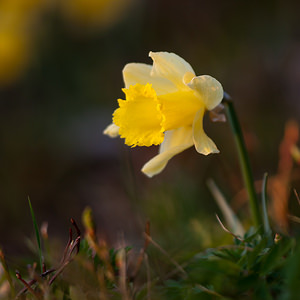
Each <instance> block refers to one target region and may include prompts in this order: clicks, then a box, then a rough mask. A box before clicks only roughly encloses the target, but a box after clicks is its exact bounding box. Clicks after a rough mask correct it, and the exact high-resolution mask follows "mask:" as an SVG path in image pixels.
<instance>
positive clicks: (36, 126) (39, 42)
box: [0, 0, 300, 253]
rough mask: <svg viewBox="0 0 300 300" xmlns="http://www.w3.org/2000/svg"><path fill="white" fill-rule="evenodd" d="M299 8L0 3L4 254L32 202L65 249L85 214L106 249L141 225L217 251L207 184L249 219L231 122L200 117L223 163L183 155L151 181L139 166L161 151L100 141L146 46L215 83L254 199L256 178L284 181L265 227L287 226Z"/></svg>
mask: <svg viewBox="0 0 300 300" xmlns="http://www.w3.org/2000/svg"><path fill="white" fill-rule="evenodd" d="M299 11H300V2H299V1H292V0H291V1H289V0H284V1H283V0H277V1H271V0H266V1H248V2H247V1H235V0H228V1H223V0H213V1H202V0H186V1H180V0H172V1H171V0H1V1H0V244H1V245H2V246H3V247H4V249H6V250H7V251H8V252H11V253H19V252H22V251H24V248H26V246H25V245H24V237H26V236H31V235H32V233H33V229H32V221H31V218H30V211H29V207H28V201H27V199H28V197H30V199H31V202H32V205H33V208H34V210H35V213H36V217H37V220H38V222H39V223H40V224H41V223H42V222H44V221H47V222H48V223H49V235H50V236H55V237H58V238H62V239H66V238H67V232H68V227H69V219H70V217H73V218H74V219H75V220H77V221H78V223H79V224H80V222H81V221H80V220H81V214H82V211H83V209H84V208H85V207H86V206H90V207H91V208H92V210H93V212H94V215H95V220H96V223H97V225H98V232H99V234H100V235H101V236H103V237H106V238H107V239H108V241H109V242H110V243H111V244H115V243H116V242H117V241H118V239H119V237H120V234H124V236H125V238H126V240H128V241H129V243H133V244H135V243H136V244H138V243H139V242H140V240H141V239H142V235H141V232H142V230H143V226H144V223H145V221H146V220H147V219H150V222H151V224H152V228H153V235H154V236H155V235H156V236H158V235H159V234H161V235H163V236H164V243H165V244H166V245H168V243H169V241H174V239H177V240H180V241H181V245H180V247H182V245H183V243H184V242H185V241H186V243H188V242H189V241H188V239H189V237H194V240H193V241H194V242H193V243H194V244H195V245H204V244H205V243H213V237H212V236H211V235H210V233H211V231H210V230H214V229H213V227H214V226H217V227H218V231H220V228H219V225H218V224H216V221H215V219H214V214H215V212H218V208H217V206H216V205H215V203H214V200H213V198H212V196H211V195H210V193H209V191H208V189H207V187H206V180H207V178H209V177H212V178H214V180H215V181H216V183H217V184H218V185H219V187H220V188H221V190H222V191H223V192H224V194H225V195H226V196H227V199H228V200H229V201H230V202H231V204H232V207H233V208H234V209H235V210H236V211H237V212H238V213H239V214H240V215H241V217H243V216H245V215H247V209H246V205H245V201H244V200H243V199H244V198H245V197H244V198H243V190H242V187H243V183H242V182H241V176H240V171H239V168H238V162H237V157H236V152H235V149H234V146H233V140H232V136H231V133H230V130H229V127H228V124H219V123H218V124H217V123H211V122H210V121H209V120H208V118H207V119H206V120H205V123H206V124H205V125H206V126H205V128H206V131H207V133H208V134H209V136H210V137H212V139H213V140H214V141H215V142H216V144H217V145H218V148H219V149H220V150H221V154H220V155H213V156H209V157H203V156H200V155H198V154H196V151H195V150H194V149H189V150H187V151H185V152H184V153H182V154H180V155H178V156H177V157H175V158H174V159H173V160H172V161H171V163H170V164H169V165H168V166H167V169H166V170H165V171H164V172H163V173H162V174H160V175H158V176H156V177H155V178H153V179H148V178H146V177H145V176H144V175H143V174H141V172H140V168H141V167H142V166H143V164H144V163H145V162H146V161H147V160H148V159H150V158H151V157H153V156H154V155H155V154H156V153H157V148H155V147H153V148H140V149H130V148H129V147H127V146H126V145H124V143H123V141H122V140H119V139H110V138H108V137H107V136H104V135H103V134H102V131H103V129H104V128H105V127H106V126H107V125H108V124H110V122H111V116H112V112H113V111H114V109H116V107H117V99H118V98H120V97H123V94H122V91H121V88H122V87H123V80H122V74H121V71H122V68H123V67H124V65H125V64H126V63H129V62H143V63H149V64H151V60H150V59H149V57H148V53H149V51H150V50H151V51H169V52H174V53H176V54H178V55H180V56H181V57H183V58H184V59H186V60H187V61H188V62H189V63H190V64H191V65H192V66H193V68H194V70H195V72H196V74H197V75H202V74H209V75H212V76H214V77H215V78H217V79H218V80H219V81H220V82H221V83H222V85H223V87H224V89H225V90H226V91H227V92H228V93H229V94H230V95H231V96H232V98H233V99H234V102H235V105H236V109H237V111H238V114H239V118H240V120H241V123H242V126H243V129H244V132H245V138H246V142H247V146H248V149H249V153H250V157H251V162H252V166H253V171H254V177H255V179H256V180H257V184H258V189H259V186H260V180H261V178H262V176H263V173H264V172H265V171H267V172H269V174H270V175H271V176H274V177H276V176H278V174H279V173H280V172H281V171H280V170H281V169H282V168H283V169H284V171H283V173H284V174H285V175H283V177H282V178H284V179H282V180H281V179H280V178H281V177H280V176H279V179H278V178H277V177H276V178H277V179H278V182H279V184H278V186H279V187H278V189H279V192H278V193H279V194H280V192H281V194H280V195H283V196H282V197H285V198H286V199H285V200H284V201H283V200H282V199H283V198H280V199H279V200H278V201H279V202H284V204H282V203H281V204H280V205H281V208H280V209H279V217H278V218H279V220H276V219H275V220H274V222H275V223H276V224H277V223H280V222H287V220H283V219H284V218H285V215H284V216H282V211H284V212H286V209H287V206H288V205H289V204H288V203H287V200H288V198H293V197H292V196H291V193H290V190H289V189H288V188H290V187H297V182H298V181H299V176H298V173H299V172H298V169H297V165H295V164H294V163H293V162H292V160H291V158H290V157H289V151H285V150H284V149H286V148H284V146H282V145H283V144H282V140H283V137H284V135H285V133H287V134H288V133H289V132H290V131H289V130H290V128H292V129H291V130H292V132H293V133H294V143H297V141H298V123H297V122H299V116H300V105H299V100H300V19H299ZM290 120H294V121H293V123H291V122H290ZM287 122H289V123H287ZM287 124H292V125H291V127H286V126H289V125H287ZM286 128H288V129H286ZM286 130H287V131H286ZM280 145H281V146H280ZM280 147H281V148H280ZM280 149H281V150H280ZM282 149H283V150H282ZM284 157H285V158H286V160H287V162H286V161H284V162H283V167H281V169H280V167H279V162H280V161H281V160H282V159H283V160H284ZM293 164H294V166H293ZM280 174H281V173H280ZM284 176H285V177H284ZM282 182H284V183H282ZM298 185H299V184H298ZM274 189H275V188H274ZM278 189H277V190H276V191H278ZM280 189H281V190H280ZM278 193H277V195H278ZM274 197H275V198H276V196H274ZM274 201H275V200H274ZM292 201H294V202H295V199H294V198H293V199H292ZM282 205H283V208H282ZM292 206H295V205H294V204H292ZM295 209H296V208H295ZM280 213H281V218H283V219H282V220H280ZM209 220H210V221H209ZM208 224H212V225H211V227H212V228H211V229H210V225H208ZM284 224H285V225H284V226H288V225H286V223H284ZM80 226H81V224H80ZM186 232H189V233H190V234H189V235H187V234H186ZM174 243H175V242H173V244H174ZM169 245H170V244H169ZM173 249H174V248H173Z"/></svg>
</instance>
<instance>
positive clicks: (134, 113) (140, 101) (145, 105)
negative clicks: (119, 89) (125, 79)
mask: <svg viewBox="0 0 300 300" xmlns="http://www.w3.org/2000/svg"><path fill="white" fill-rule="evenodd" d="M123 91H124V92H125V94H126V100H122V99H119V100H118V102H119V106H120V107H119V108H118V109H116V110H115V112H114V114H113V123H114V124H116V125H117V126H119V134H120V136H121V138H125V143H126V145H128V146H132V147H135V146H151V145H159V144H161V143H162V142H163V139H164V131H165V130H164V128H163V127H162V123H163V119H164V116H163V115H162V113H161V105H160V103H159V101H158V99H157V96H156V93H155V91H154V89H153V88H152V86H151V84H147V85H145V86H144V85H140V84H136V85H134V86H132V85H131V86H130V87H129V89H123Z"/></svg>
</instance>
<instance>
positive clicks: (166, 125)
mask: <svg viewBox="0 0 300 300" xmlns="http://www.w3.org/2000/svg"><path fill="white" fill-rule="evenodd" d="M149 56H150V57H151V58H152V60H153V66H151V65H146V64H141V63H130V64H127V65H126V66H125V67H124V69H123V78H124V82H125V88H124V89H123V92H124V93H125V96H126V100H122V99H119V100H118V103H119V108H117V109H116V110H115V112H114V113H113V123H112V124H111V125H109V126H108V127H107V128H106V129H105V130H104V134H107V135H109V136H110V137H116V136H120V137H121V138H124V139H125V144H127V145H129V146H132V147H135V146H151V145H160V149H159V154H158V155H157V156H155V157H154V158H152V159H151V160H150V161H149V162H147V163H146V164H145V165H144V167H143V168H142V172H144V173H145V174H146V175H147V176H149V177H152V176H153V175H155V174H158V173H160V172H161V171H162V170H163V169H164V168H165V166H166V165H167V163H168V161H169V160H170V159H171V158H172V157H173V156H174V155H176V154H178V153H180V152H182V151H184V150H185V149H187V148H189V147H191V146H193V145H194V146H195V148H196V150H197V152H199V153H201V154H204V155H208V154H210V153H218V152H219V150H218V149H217V147H216V145H215V143H214V142H213V141H212V140H211V139H210V138H209V137H208V136H207V135H206V133H205V132H204V130H203V116H204V113H205V111H206V110H212V109H214V108H215V107H217V106H218V105H219V104H220V103H221V101H222V99H223V88H222V85H221V84H220V83H219V82H218V81H217V80H216V79H215V78H213V77H211V76H208V75H202V76H196V75H195V72H194V70H193V69H192V67H191V66H190V64H189V63H187V62H186V61H185V60H184V59H182V58H181V57H179V56H178V55H176V54H174V53H168V52H150V53H149Z"/></svg>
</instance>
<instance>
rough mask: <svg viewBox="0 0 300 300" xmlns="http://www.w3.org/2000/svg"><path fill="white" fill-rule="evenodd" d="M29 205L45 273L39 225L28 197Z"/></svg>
mask: <svg viewBox="0 0 300 300" xmlns="http://www.w3.org/2000/svg"><path fill="white" fill-rule="evenodd" d="M28 203H29V208H30V213H31V219H32V223H33V227H34V231H35V236H36V241H37V244H38V248H39V259H40V268H41V273H43V255H42V247H41V239H40V232H39V227H38V225H37V222H36V218H35V215H34V211H33V208H32V205H31V201H30V198H29V197H28Z"/></svg>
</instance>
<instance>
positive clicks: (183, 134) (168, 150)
mask: <svg viewBox="0 0 300 300" xmlns="http://www.w3.org/2000/svg"><path fill="white" fill-rule="evenodd" d="M191 146H193V138H192V128H191V127H182V128H178V129H176V130H171V131H167V132H166V133H165V139H164V141H163V143H162V144H161V146H160V151H159V154H158V155H156V156H155V157H153V158H152V159H151V160H150V161H148V162H147V163H146V164H145V165H144V167H143V168H142V172H143V173H144V174H146V175H147V176H148V177H152V176H154V175H156V174H158V173H160V172H161V171H162V170H163V169H164V168H165V167H166V165H167V163H168V161H169V160H170V159H171V158H172V157H173V156H175V155H176V154H178V153H180V152H182V151H184V150H186V149H187V148H189V147H191Z"/></svg>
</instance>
